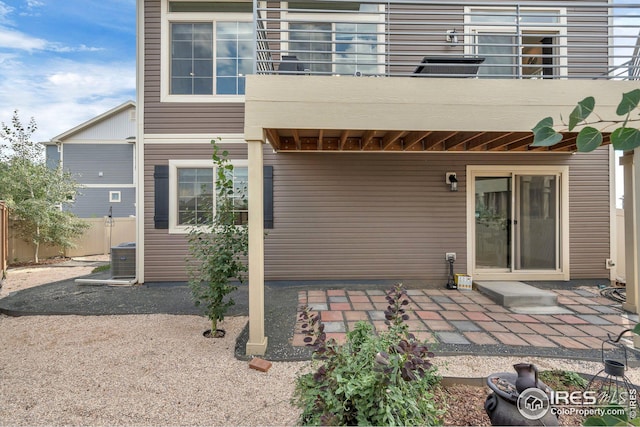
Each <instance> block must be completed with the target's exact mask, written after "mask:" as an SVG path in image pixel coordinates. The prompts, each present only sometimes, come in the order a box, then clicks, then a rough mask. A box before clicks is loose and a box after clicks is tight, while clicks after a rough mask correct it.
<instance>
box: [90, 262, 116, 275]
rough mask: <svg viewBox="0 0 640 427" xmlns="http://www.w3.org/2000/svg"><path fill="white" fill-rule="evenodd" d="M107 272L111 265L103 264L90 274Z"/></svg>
mask: <svg viewBox="0 0 640 427" xmlns="http://www.w3.org/2000/svg"><path fill="white" fill-rule="evenodd" d="M109 270H111V264H103V265H99V266H97V267H96V268H94V269H93V270H91V274H94V273H102V272H103V271H109Z"/></svg>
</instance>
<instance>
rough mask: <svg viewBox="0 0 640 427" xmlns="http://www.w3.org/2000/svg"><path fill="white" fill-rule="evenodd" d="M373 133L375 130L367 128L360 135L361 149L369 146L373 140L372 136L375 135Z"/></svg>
mask: <svg viewBox="0 0 640 427" xmlns="http://www.w3.org/2000/svg"><path fill="white" fill-rule="evenodd" d="M375 134H376V131H375V130H368V131H366V132H365V133H364V134H363V135H362V140H361V142H362V147H361V150H364V149H365V148H367V146H369V145H370V144H371V143H372V142H373V137H374V136H375Z"/></svg>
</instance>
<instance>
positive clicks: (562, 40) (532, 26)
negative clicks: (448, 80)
mask: <svg viewBox="0 0 640 427" xmlns="http://www.w3.org/2000/svg"><path fill="white" fill-rule="evenodd" d="M484 11H486V12H492V11H495V12H508V13H515V11H516V10H515V8H513V7H505V6H495V7H491V6H465V8H464V34H465V41H464V45H465V48H464V53H465V55H478V53H477V49H478V47H479V42H478V36H479V35H481V34H482V33H490V34H493V35H504V36H512V37H514V38H516V39H517V40H518V43H519V44H521V45H522V44H523V43H522V38H523V37H526V36H527V34H531V33H535V34H548V35H549V36H551V37H553V38H557V40H558V42H557V43H558V45H559V47H557V48H554V49H557V53H554V55H557V56H558V58H557V61H555V60H554V64H553V68H554V69H556V70H557V73H554V74H556V77H554V79H565V78H567V75H568V73H567V67H568V59H567V47H566V46H567V9H566V8H564V7H544V8H529V7H524V8H522V9H521V10H520V13H521V14H526V13H527V12H531V13H534V14H535V13H545V12H546V13H549V14H550V15H554V16H556V17H557V18H558V22H557V24H556V25H557V26H555V27H554V26H553V24H545V23H542V22H540V23H535V22H533V23H530V22H524V23H520V24H517V23H515V22H514V23H509V22H507V21H503V22H496V25H490V24H491V22H486V23H483V22H478V23H476V22H473V21H472V20H471V15H472V14H473V13H474V12H475V13H478V12H484ZM518 30H519V32H518ZM514 55H517V54H514ZM517 57H518V58H521V57H520V56H517ZM513 67H514V69H516V73H517V74H516V75H515V76H511V75H508V74H507V75H506V77H507V78H512V79H516V78H522V79H529V78H532V77H525V76H524V73H523V72H522V71H523V68H524V67H526V64H522V63H521V62H520V63H517V62H516V63H514V64H513ZM517 76H519V77H517ZM491 78H495V77H491ZM543 78H544V77H543Z"/></svg>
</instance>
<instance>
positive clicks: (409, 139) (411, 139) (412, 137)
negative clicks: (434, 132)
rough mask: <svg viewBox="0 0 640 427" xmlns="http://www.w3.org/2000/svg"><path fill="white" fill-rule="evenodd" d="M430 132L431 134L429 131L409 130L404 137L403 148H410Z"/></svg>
mask: <svg viewBox="0 0 640 427" xmlns="http://www.w3.org/2000/svg"><path fill="white" fill-rule="evenodd" d="M430 134H431V131H425V132H410V133H409V134H408V135H407V136H405V138H404V150H405V151H406V150H410V149H411V148H412V147H413V146H414V145H416V144H418V143H419V142H420V141H422V140H423V139H424V138H426V137H427V136H429V135H430Z"/></svg>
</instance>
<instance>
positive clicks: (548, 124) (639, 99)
mask: <svg viewBox="0 0 640 427" xmlns="http://www.w3.org/2000/svg"><path fill="white" fill-rule="evenodd" d="M639 104H640V89H635V90H632V91H630V92H627V93H624V94H622V100H621V101H620V103H619V104H618V107H617V108H616V115H617V116H618V118H615V119H602V118H601V117H600V116H598V115H597V114H596V113H595V112H594V111H595V108H596V100H595V98H594V97H593V96H588V97H586V98H584V99H583V100H582V101H580V102H578V104H577V105H576V106H575V107H574V109H573V111H572V112H571V114H570V115H569V123H566V122H565V121H564V119H563V118H562V117H560V121H561V126H563V127H565V128H566V129H567V130H568V131H569V132H573V131H574V130H575V129H576V127H578V126H581V129H580V132H578V137H577V139H576V146H577V148H578V151H580V152H589V151H593V150H595V149H596V148H598V147H600V146H601V145H602V142H603V141H604V136H603V135H602V131H601V130H599V129H597V128H596V127H594V126H595V125H604V124H608V126H599V127H600V128H604V129H606V128H607V127H611V126H616V128H615V129H614V130H613V131H612V132H611V135H610V137H609V138H610V140H611V144H612V145H613V148H615V149H616V150H622V151H627V150H633V149H635V148H638V147H640V129H639V128H638V127H634V124H636V123H640V115H639V114H638V113H639V112H640V110H639V109H638V105H639ZM592 114H593V115H595V116H596V117H597V119H595V120H588V119H589V117H590V116H591V115H592ZM532 130H533V134H534V139H533V144H531V145H532V146H533V147H550V146H552V145H555V144H557V143H559V142H560V141H562V138H563V136H562V134H561V133H560V132H559V131H558V130H556V125H555V123H554V121H553V117H545V118H544V119H542V120H540V121H539V122H538V124H537V125H536V126H535V127H534V128H533V129H532Z"/></svg>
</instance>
